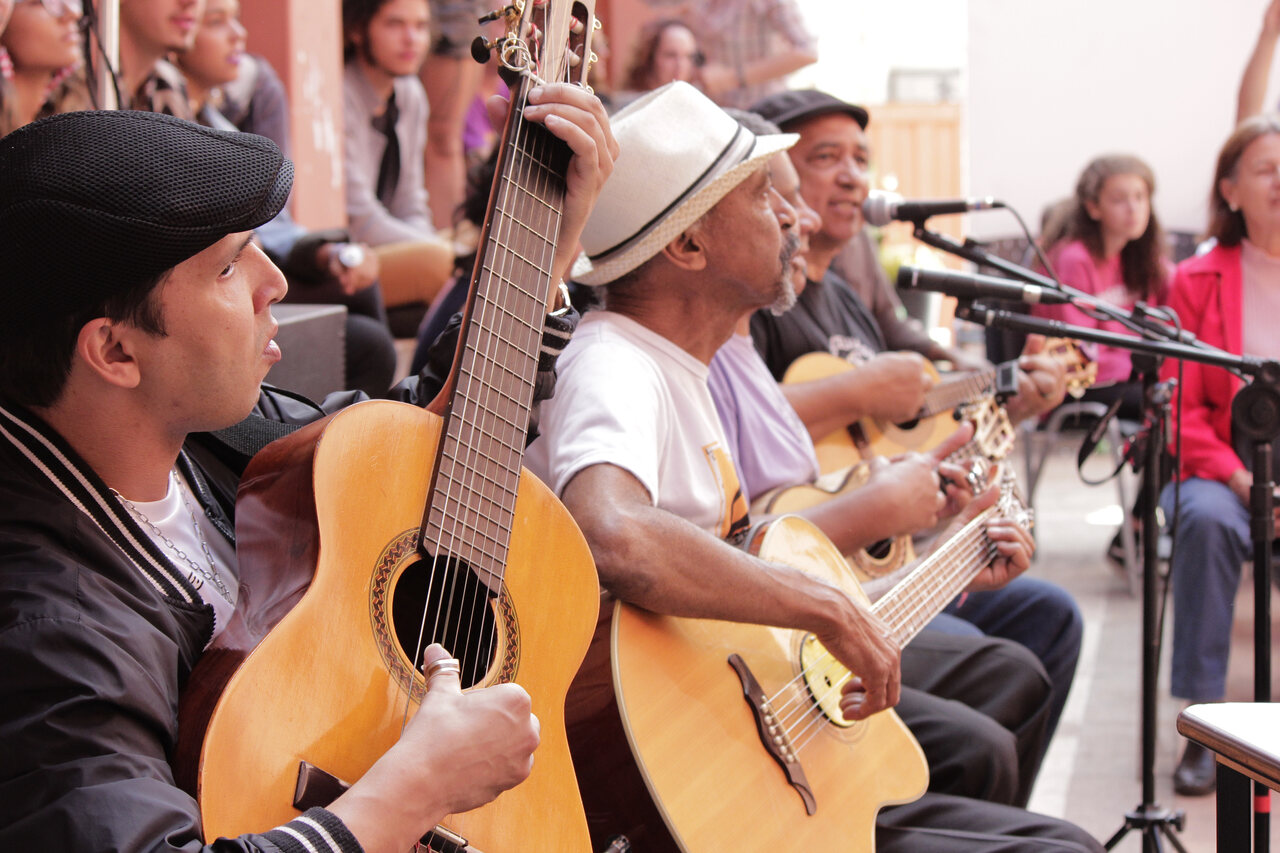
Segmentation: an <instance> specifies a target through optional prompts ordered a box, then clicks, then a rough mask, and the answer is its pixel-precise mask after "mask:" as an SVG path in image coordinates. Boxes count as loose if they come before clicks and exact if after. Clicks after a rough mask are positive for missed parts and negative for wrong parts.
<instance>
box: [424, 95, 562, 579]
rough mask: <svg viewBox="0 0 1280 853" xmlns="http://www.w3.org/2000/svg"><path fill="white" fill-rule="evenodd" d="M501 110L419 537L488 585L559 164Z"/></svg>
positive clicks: (522, 416) (505, 502)
mask: <svg viewBox="0 0 1280 853" xmlns="http://www.w3.org/2000/svg"><path fill="white" fill-rule="evenodd" d="M527 86H528V83H527V82H522V84H521V86H520V92H518V93H517V94H516V97H514V98H513V102H514V103H515V104H517V105H518V104H520V103H522V102H523V97H522V96H523V92H524V91H525V90H526V89H527ZM511 113H512V114H511V116H510V117H509V118H508V123H507V128H506V131H505V134H504V138H503V146H504V150H503V155H502V157H501V160H500V162H499V164H498V174H497V177H496V179H495V180H494V184H493V189H492V190H491V193H490V198H489V216H488V219H487V220H486V223H485V227H484V229H483V232H482V243H481V245H482V246H483V252H482V253H481V255H480V260H479V261H478V262H477V265H476V267H477V268H476V271H475V273H474V277H473V280H472V286H471V293H470V296H469V301H468V306H467V310H466V314H465V317H466V319H465V320H464V324H463V334H462V341H461V346H460V352H459V355H458V358H457V359H456V377H455V387H454V392H453V396H452V398H451V400H450V402H449V406H448V409H447V410H446V412H445V416H444V426H443V430H442V434H441V438H440V443H439V450H438V455H437V459H436V464H435V469H434V475H433V479H432V483H431V488H430V500H429V503H428V505H427V508H426V512H425V514H424V518H423V524H422V528H421V531H420V544H421V546H422V547H423V548H425V549H426V550H428V551H430V552H432V553H435V554H450V555H453V556H456V557H459V558H461V559H463V560H465V561H467V562H468V563H469V564H470V566H471V567H472V568H473V569H474V570H477V571H479V572H481V573H482V576H484V575H485V574H487V575H489V576H490V577H493V578H500V577H501V575H502V569H503V566H505V564H506V556H507V547H508V541H509V538H510V533H511V521H512V518H513V516H514V512H515V499H516V489H517V485H518V483H519V479H520V466H521V462H522V460H523V458H524V445H525V436H526V433H527V430H528V425H529V413H530V410H531V408H532V405H533V387H534V380H535V378H536V376H537V369H538V352H539V348H540V347H541V343H542V331H543V324H544V321H545V315H546V301H545V300H546V294H547V292H548V290H549V287H550V282H551V272H552V262H553V258H554V256H555V247H556V240H557V239H558V237H559V233H560V218H561V209H562V206H563V201H564V191H565V185H564V173H565V169H566V167H567V164H568V160H569V156H570V155H569V150H568V147H567V146H566V145H564V143H562V142H561V141H560V140H558V139H556V138H555V137H554V136H552V135H551V134H550V133H548V132H547V131H546V130H545V128H543V127H542V125H540V124H535V123H532V122H527V121H524V120H523V119H522V118H521V117H520V116H519V115H518V113H519V108H518V106H517V107H516V108H513V109H512V111H511Z"/></svg>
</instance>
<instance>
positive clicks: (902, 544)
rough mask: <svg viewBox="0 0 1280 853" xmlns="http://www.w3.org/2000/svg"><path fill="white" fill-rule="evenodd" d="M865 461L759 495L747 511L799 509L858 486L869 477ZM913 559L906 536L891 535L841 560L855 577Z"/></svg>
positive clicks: (863, 577)
mask: <svg viewBox="0 0 1280 853" xmlns="http://www.w3.org/2000/svg"><path fill="white" fill-rule="evenodd" d="M870 476H871V474H870V469H869V468H868V467H867V463H866V462H859V463H858V464H856V465H854V466H853V467H851V468H847V469H844V470H841V471H832V472H831V473H830V474H823V475H822V476H821V477H819V478H818V479H817V480H815V481H814V482H812V483H805V484H802V485H798V486H788V487H786V488H783V489H775V490H774V491H772V492H770V493H768V494H766V495H762V496H761V498H760V500H758V501H756V502H754V503H753V504H752V506H751V511H752V512H753V513H757V514H786V513H793V512H800V511H801V510H806V509H809V508H810V507H815V506H817V505H818V504H821V503H824V502H826V501H829V500H831V499H832V498H834V497H837V496H838V495H843V494H846V493H848V492H852V491H854V490H856V489H860V488H862V487H863V486H864V485H865V484H866V482H867V480H868V479H869V478H870ZM915 558H916V551H915V546H913V545H912V544H911V537H910V536H907V535H902V536H895V537H893V538H891V539H886V540H885V541H884V542H881V543H877V544H876V545H875V546H873V547H870V548H859V549H858V550H857V551H855V552H853V553H852V554H845V559H847V560H848V561H849V565H850V566H851V567H852V568H853V570H854V572H855V573H856V574H857V576H858V578H859V580H867V579H870V578H877V577H882V576H883V575H887V574H889V573H890V572H893V571H896V570H897V569H899V568H901V567H902V566H905V565H906V564H907V563H910V562H911V561H912V560H914V559H915Z"/></svg>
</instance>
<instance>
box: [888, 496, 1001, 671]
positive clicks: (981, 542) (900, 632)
mask: <svg viewBox="0 0 1280 853" xmlns="http://www.w3.org/2000/svg"><path fill="white" fill-rule="evenodd" d="M996 511H997V510H996V508H995V507H991V508H989V509H987V510H984V511H983V512H982V513H980V514H979V515H978V516H977V517H976V518H974V519H973V520H972V521H970V522H969V523H968V524H966V525H965V526H964V527H962V528H961V529H960V531H959V532H958V533H956V535H955V536H953V537H952V538H951V539H949V540H947V542H946V544H945V545H943V546H942V547H941V548H939V549H938V550H937V551H935V552H934V553H933V554H932V555H931V556H929V557H928V558H927V559H925V560H922V561H921V562H920V565H918V566H916V568H915V569H914V570H912V572H911V573H910V574H908V575H907V576H906V577H905V578H903V579H902V580H901V581H899V582H898V583H897V584H896V585H895V586H894V587H893V589H891V590H889V592H887V593H885V594H884V595H883V596H882V597H881V598H880V599H879V600H878V601H877V602H876V603H875V604H874V605H873V606H872V608H871V612H873V613H875V614H876V615H877V616H879V617H880V618H881V619H883V620H884V621H885V624H886V625H888V627H889V632H890V634H891V635H892V636H893V638H894V640H895V641H896V642H897V643H898V645H899V647H903V646H906V644H907V643H908V642H910V641H911V639H912V638H913V637H915V635H916V634H918V633H920V631H921V630H922V629H923V628H924V627H925V625H927V624H928V623H929V621H930V620H931V619H933V617H934V616H937V615H938V614H939V613H941V612H942V609H943V608H944V607H946V606H947V603H948V602H950V601H951V599H953V598H955V597H956V596H957V595H958V594H959V593H960V592H961V591H962V590H963V589H964V588H965V587H967V586H968V585H969V582H970V581H972V580H973V579H974V578H975V577H977V575H978V573H979V572H981V571H982V570H983V569H984V568H985V567H986V566H987V565H989V564H990V562H991V560H992V558H993V557H994V556H995V554H996V550H995V545H993V544H992V542H991V540H990V539H988V538H987V534H986V523H987V520H988V519H989V518H991V516H993V515H994V514H995V513H996Z"/></svg>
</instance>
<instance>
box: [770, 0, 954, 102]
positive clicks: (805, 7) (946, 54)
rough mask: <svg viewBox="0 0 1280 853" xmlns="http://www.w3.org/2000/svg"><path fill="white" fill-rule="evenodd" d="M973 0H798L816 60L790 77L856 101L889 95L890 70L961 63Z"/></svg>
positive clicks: (880, 99)
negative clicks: (814, 39) (815, 49)
mask: <svg viewBox="0 0 1280 853" xmlns="http://www.w3.org/2000/svg"><path fill="white" fill-rule="evenodd" d="M970 2H971V0H887V2H886V0H799V4H800V9H801V10H802V11H803V13H804V17H805V23H807V24H808V26H809V28H810V29H811V30H812V31H813V32H814V33H816V34H817V36H818V62H817V64H815V65H814V66H811V67H810V68H806V69H803V70H801V71H799V72H797V73H796V74H795V75H793V76H792V79H791V85H792V86H793V87H795V88H804V87H808V86H813V87H816V88H819V89H822V90H824V91H827V92H830V93H831V94H833V95H836V96H837V97H840V98H844V99H845V100H847V101H851V102H853V103H855V104H879V103H883V102H884V101H885V100H886V99H887V97H888V84H889V70H890V69H892V68H910V69H950V68H963V67H964V65H965V63H966V61H967V60H968V50H967V38H968V33H967V24H968V14H967V12H968V5H969V3H970Z"/></svg>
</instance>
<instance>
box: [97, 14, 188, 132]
mask: <svg viewBox="0 0 1280 853" xmlns="http://www.w3.org/2000/svg"><path fill="white" fill-rule="evenodd" d="M203 14H204V0H120V60H119V64H118V67H117V68H116V72H117V80H116V87H117V90H116V91H117V95H118V96H119V103H120V105H121V106H122V107H124V108H127V109H131V110H143V111H145V112H152V113H163V114H165V115H171V116H177V117H178V118H184V119H187V120H188V121H193V120H194V119H195V115H194V114H193V113H192V111H191V105H190V103H188V101H187V87H186V82H185V81H184V80H183V79H182V73H181V72H180V71H178V69H177V68H175V67H174V66H173V65H172V64H170V63H169V62H168V60H167V57H168V56H169V54H171V53H173V52H175V51H184V50H187V49H188V48H190V47H191V43H192V41H194V40H195V37H196V27H197V26H198V25H199V23H200V19H201V17H202V16H203Z"/></svg>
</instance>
